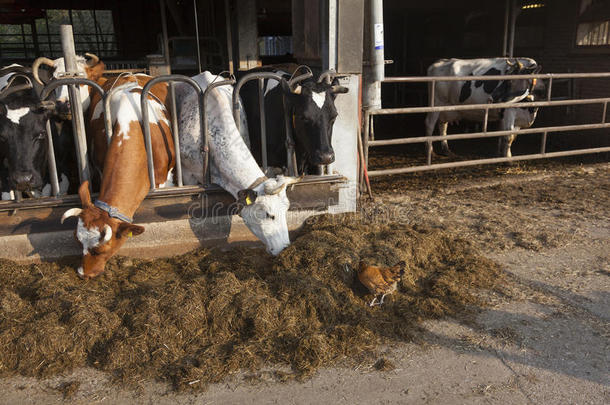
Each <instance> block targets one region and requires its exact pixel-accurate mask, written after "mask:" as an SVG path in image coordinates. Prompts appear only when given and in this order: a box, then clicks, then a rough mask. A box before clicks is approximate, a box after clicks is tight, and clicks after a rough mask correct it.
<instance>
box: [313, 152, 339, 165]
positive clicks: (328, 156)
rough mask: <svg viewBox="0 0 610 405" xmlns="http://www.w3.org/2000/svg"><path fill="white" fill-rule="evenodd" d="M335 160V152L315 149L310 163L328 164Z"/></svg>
mask: <svg viewBox="0 0 610 405" xmlns="http://www.w3.org/2000/svg"><path fill="white" fill-rule="evenodd" d="M334 161H335V152H333V151H329V152H321V151H317V152H316V153H315V154H314V155H313V156H312V158H311V163H312V164H314V165H329V164H331V163H333V162H334Z"/></svg>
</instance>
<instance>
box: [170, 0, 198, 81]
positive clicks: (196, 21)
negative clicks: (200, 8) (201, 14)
mask: <svg viewBox="0 0 610 405" xmlns="http://www.w3.org/2000/svg"><path fill="white" fill-rule="evenodd" d="M193 10H194V12H195V38H196V42H197V68H198V70H197V72H198V73H201V49H199V18H198V16H197V0H193ZM170 83H171V82H170Z"/></svg>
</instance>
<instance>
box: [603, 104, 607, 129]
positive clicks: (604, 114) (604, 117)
mask: <svg viewBox="0 0 610 405" xmlns="http://www.w3.org/2000/svg"><path fill="white" fill-rule="evenodd" d="M607 111H608V102H607V101H606V102H605V103H604V109H603V111H602V124H603V123H605V122H606V112H607Z"/></svg>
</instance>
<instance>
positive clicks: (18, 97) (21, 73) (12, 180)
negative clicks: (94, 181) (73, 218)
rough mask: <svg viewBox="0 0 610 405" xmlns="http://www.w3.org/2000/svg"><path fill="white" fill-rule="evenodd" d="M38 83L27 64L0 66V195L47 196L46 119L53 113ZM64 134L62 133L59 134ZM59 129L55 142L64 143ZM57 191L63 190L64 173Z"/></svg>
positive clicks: (64, 183)
mask: <svg viewBox="0 0 610 405" xmlns="http://www.w3.org/2000/svg"><path fill="white" fill-rule="evenodd" d="M42 87H43V86H42V85H41V84H39V83H37V82H36V80H35V79H34V77H33V74H32V71H31V69H30V68H27V67H21V66H18V65H11V66H8V67H6V68H3V69H0V166H2V171H4V173H5V175H4V176H3V177H4V178H3V180H2V183H3V184H2V188H3V193H2V199H14V198H15V195H14V191H17V192H26V193H28V194H29V195H31V196H34V197H38V196H45V195H46V196H48V195H50V193H51V186H50V184H48V173H47V166H48V145H47V142H48V141H47V135H46V122H47V120H48V119H49V118H52V117H54V115H55V102H54V101H52V100H51V101H41V99H40V93H41V91H42ZM63 138H65V136H64V137H63ZM63 138H60V132H57V131H56V132H55V133H54V139H55V141H56V143H58V144H59V143H64V142H63V140H64V139H63ZM60 180H62V183H61V186H60V192H64V193H65V191H67V176H66V175H65V174H63V173H62V174H61V175H60Z"/></svg>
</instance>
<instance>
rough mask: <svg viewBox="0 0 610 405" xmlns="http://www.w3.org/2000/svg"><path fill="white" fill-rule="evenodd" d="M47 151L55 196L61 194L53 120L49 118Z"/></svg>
mask: <svg viewBox="0 0 610 405" xmlns="http://www.w3.org/2000/svg"><path fill="white" fill-rule="evenodd" d="M64 125H66V124H64ZM46 126H47V153H48V155H49V176H50V177H51V189H52V190H53V196H54V197H57V195H58V194H59V179H58V178H57V164H56V162H55V148H54V147H53V132H52V131H51V120H47V124H46Z"/></svg>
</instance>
